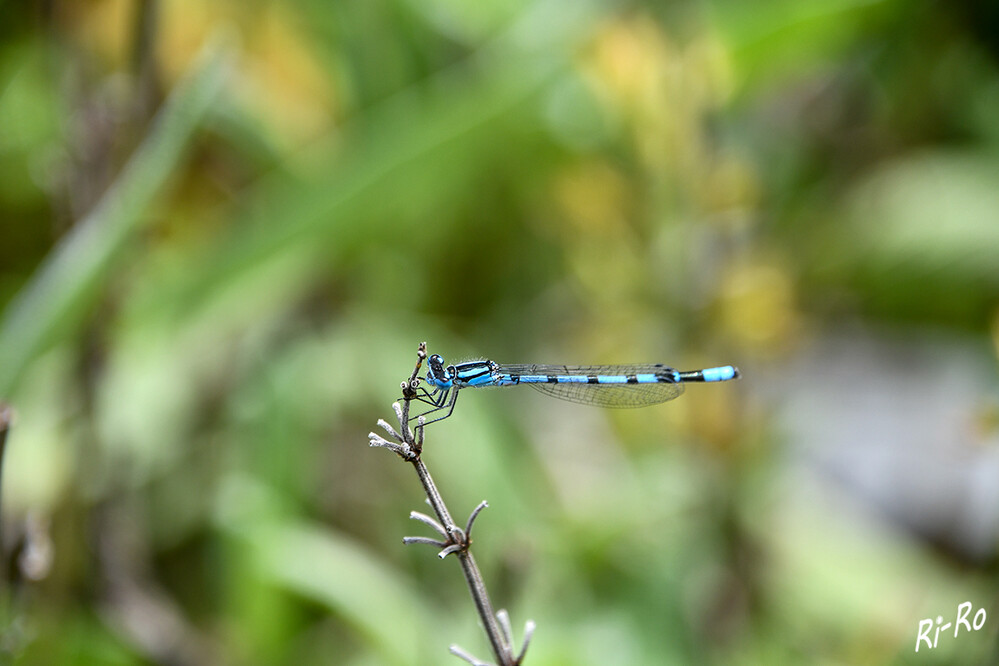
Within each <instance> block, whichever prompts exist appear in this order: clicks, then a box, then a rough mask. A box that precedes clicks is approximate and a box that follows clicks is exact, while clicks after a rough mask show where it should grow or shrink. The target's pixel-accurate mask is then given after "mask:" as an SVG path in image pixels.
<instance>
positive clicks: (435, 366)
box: [427, 354, 447, 382]
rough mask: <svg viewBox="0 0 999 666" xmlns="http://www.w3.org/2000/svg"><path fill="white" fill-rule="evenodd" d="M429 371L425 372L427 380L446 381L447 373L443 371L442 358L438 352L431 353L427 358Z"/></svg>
mask: <svg viewBox="0 0 999 666" xmlns="http://www.w3.org/2000/svg"><path fill="white" fill-rule="evenodd" d="M427 363H428V365H429V366H430V372H429V373H427V380H428V381H430V382H433V381H434V380H435V379H437V380H441V381H446V380H447V373H446V372H445V371H444V359H443V358H441V355H440V354H433V355H431V356H430V358H428V359H427Z"/></svg>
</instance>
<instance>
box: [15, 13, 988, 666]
mask: <svg viewBox="0 0 999 666" xmlns="http://www.w3.org/2000/svg"><path fill="white" fill-rule="evenodd" d="M3 8H4V10H5V11H4V16H5V18H4V21H3V22H2V24H0V220H2V225H3V226H2V229H3V243H2V244H0V306H2V308H3V310H2V319H0V397H2V398H3V399H4V401H5V402H8V403H9V404H11V405H13V407H14V409H15V414H16V418H15V422H14V426H13V429H12V431H11V435H10V439H9V447H8V450H7V455H6V460H5V469H4V472H5V474H4V487H3V491H4V497H3V509H4V512H3V518H4V524H3V528H4V534H3V536H4V542H5V544H6V548H5V551H6V553H7V558H6V561H7V562H9V563H10V565H9V566H8V567H7V569H8V575H7V585H6V586H5V595H6V596H5V599H4V603H3V604H2V606H3V612H2V619H3V633H2V640H0V648H2V649H3V650H4V651H5V652H6V653H7V654H10V655H13V656H14V658H15V660H16V661H17V663H24V664H53V663H59V664H75V663H80V664H145V663H170V664H244V663H245V664H285V663H288V664H290V663H294V664H320V663H322V664H329V663H336V664H354V665H358V666H361V665H368V664H382V663H384V664H425V663H442V662H444V660H446V659H449V657H448V656H447V655H446V654H445V651H446V646H447V645H448V644H450V643H454V642H456V643H459V644H461V645H463V646H464V647H466V648H467V649H469V650H471V651H473V652H476V653H478V654H480V656H485V655H486V647H485V642H484V637H483V636H482V635H481V632H480V630H479V628H478V626H477V624H476V619H475V616H474V614H473V613H472V607H471V604H470V603H469V600H468V598H467V593H466V590H465V587H464V584H463V583H462V581H461V579H460V574H459V572H458V570H457V567H456V566H455V565H454V564H453V563H452V562H451V561H449V560H448V561H445V562H443V563H441V562H440V561H438V560H437V559H436V558H435V557H433V556H432V554H431V553H430V552H429V551H427V550H425V549H421V548H416V547H409V548H403V546H402V544H401V536H403V535H404V534H415V533H419V532H420V526H419V525H417V524H415V523H411V521H408V520H407V519H406V516H407V512H408V511H409V510H411V509H419V508H420V505H421V493H420V487H419V484H418V483H417V480H416V479H415V478H413V476H412V474H411V472H410V470H409V469H408V467H407V466H405V465H400V464H398V461H397V460H395V459H393V457H391V456H389V455H388V454H386V453H385V452H382V451H372V450H368V449H367V448H366V447H365V445H364V444H365V434H366V433H367V432H368V431H369V430H371V429H372V428H373V427H374V424H375V421H376V419H378V418H382V417H384V418H387V417H388V416H389V415H390V414H391V411H390V409H389V404H390V403H391V401H392V400H393V399H395V398H397V394H398V386H399V381H400V380H402V379H404V378H405V377H406V376H407V375H408V373H409V371H410V369H411V368H412V362H413V360H414V352H415V349H416V345H417V343H418V342H419V341H421V340H427V341H429V346H430V349H431V351H433V352H437V353H441V354H443V355H445V357H446V358H447V359H448V360H451V361H455V360H460V359H462V358H467V357H474V356H479V355H486V356H488V357H490V358H493V359H496V360H498V361H507V362H569V363H616V362H622V363H623V362H636V361H646V360H656V361H660V360H662V361H668V362H671V363H673V364H677V365H682V366H683V367H684V369H686V368H694V367H701V366H705V365H715V364H724V363H737V364H738V365H740V367H742V369H743V372H744V374H745V378H744V379H743V380H742V381H741V382H739V383H737V384H733V385H724V386H717V387H710V389H708V388H704V389H701V390H696V389H692V390H690V391H689V395H687V396H685V397H684V398H683V399H681V400H679V401H677V402H676V403H675V404H670V405H668V406H666V407H662V408H654V409H649V410H642V411H639V412H620V413H619V412H602V411H599V410H586V409H585V408H579V407H576V406H571V405H568V406H567V405H562V404H552V403H551V402H549V401H547V400H546V399H545V398H542V397H540V396H536V395H518V394H516V392H512V393H513V394H512V395H506V394H505V392H503V393H504V394H503V395H500V394H499V393H500V392H497V393H496V394H492V395H487V396H481V395H475V396H471V395H469V396H463V397H462V401H461V402H462V405H461V407H460V408H459V410H458V411H459V412H460V413H459V414H457V415H456V416H455V417H454V418H452V419H451V420H449V421H447V422H444V423H442V424H439V425H437V426H434V427H433V428H432V429H431V431H430V433H429V435H428V439H429V441H428V447H427V460H428V465H429V466H430V469H431V471H432V472H433V473H434V475H435V478H436V479H437V482H438V484H439V486H440V487H441V489H442V491H443V492H444V495H445V498H446V499H447V500H448V502H449V504H450V506H451V508H452V510H453V511H455V512H456V513H458V514H461V513H462V512H463V511H465V510H469V509H471V508H472V507H474V506H475V505H476V504H477V503H478V502H479V501H480V500H482V499H483V498H488V500H489V502H490V508H489V509H488V510H487V511H486V512H485V514H483V516H481V517H480V519H479V523H478V527H477V528H476V529H477V536H476V549H477V550H476V556H477V558H478V559H479V561H480V564H481V565H482V567H483V569H484V572H485V575H486V579H487V584H488V585H489V588H490V592H491V594H492V595H493V601H494V603H495V604H496V606H497V607H507V608H509V609H510V611H511V615H512V617H513V618H514V622H515V624H516V625H517V626H522V623H523V621H524V620H526V619H527V618H528V617H531V618H533V619H534V620H536V621H537V622H538V625H539V629H538V633H537V635H536V637H535V642H534V644H533V645H532V648H531V650H530V652H529V653H528V659H527V663H530V664H552V665H555V664H607V663H622V664H624V663H636V664H640V663H657V664H659V663H747V664H755V663H885V662H891V663H920V664H928V663H929V664H935V663H954V662H955V661H957V660H961V661H964V660H967V661H968V662H971V663H984V662H987V661H988V660H989V658H990V656H989V655H991V656H992V657H994V656H995V655H996V654H997V648H996V647H995V645H996V639H995V636H996V629H995V627H996V626H997V625H996V621H997V620H996V619H993V618H999V605H997V600H999V597H997V595H996V592H995V591H996V589H997V569H996V566H995V558H994V555H993V557H992V558H990V559H987V560H986V561H981V560H972V559H968V558H963V557H962V556H961V555H960V553H955V552H950V553H946V552H941V550H940V549H939V548H937V547H936V545H934V544H932V543H930V542H928V541H926V540H924V539H921V538H920V536H919V535H918V534H913V533H911V532H908V531H906V530H905V529H904V526H900V525H898V524H893V523H892V522H891V521H890V520H883V519H879V518H875V517H872V516H871V515H870V513H868V512H866V511H864V510H862V509H863V507H862V506H860V505H862V504H863V503H862V502H861V501H860V500H859V499H858V498H857V497H849V496H845V497H842V498H839V500H840V501H835V502H831V501H830V500H829V498H828V497H827V496H824V495H822V494H820V493H814V495H813V494H812V493H811V492H810V489H809V490H806V491H805V492H804V493H803V494H796V495H794V496H795V497H797V498H803V499H802V502H801V503H799V502H792V503H789V502H787V501H786V497H788V495H785V494H784V492H785V491H786V490H787V488H786V483H785V482H786V480H787V477H786V476H785V475H784V474H783V470H784V466H785V464H786V462H787V456H785V455H783V453H782V451H783V447H784V445H785V444H786V442H785V441H784V440H783V439H782V431H781V427H780V424H779V423H777V421H776V419H775V416H774V411H775V409H776V406H777V405H779V402H780V401H779V400H778V399H775V398H774V394H773V393H767V392H766V391H764V390H762V388H761V387H762V384H763V382H762V380H759V379H754V377H756V378H759V377H765V376H767V374H768V372H769V373H771V376H773V374H774V373H776V374H778V375H779V374H780V372H782V369H784V368H786V367H787V366H788V364H789V363H790V362H791V361H792V360H793V359H794V358H796V355H798V354H799V353H802V350H805V349H807V347H808V345H809V343H810V341H812V340H814V339H817V338H821V337H822V336H823V335H824V334H825V333H826V332H827V331H828V330H831V329H833V328H834V327H836V326H839V325H842V324H843V323H844V322H853V323H855V324H857V325H860V326H862V327H873V328H877V327H883V328H887V329H891V330H895V331H898V332H899V335H901V336H903V337H904V336H905V335H906V334H907V333H906V332H907V331H913V330H917V329H918V330H934V331H943V332H945V334H946V335H949V336H955V337H959V338H960V339H961V340H966V341H967V342H966V346H967V347H968V348H969V349H974V350H977V351H976V353H980V354H981V356H980V358H983V359H985V360H984V361H983V363H982V364H983V366H988V365H989V364H991V371H990V372H988V373H987V374H988V375H989V376H990V378H991V379H990V381H991V382H992V386H993V388H994V386H995V383H994V374H995V373H994V363H995V356H996V353H997V352H999V307H997V306H999V261H997V259H996V258H997V257H999V177H997V174H999V113H997V109H999V63H997V56H999V12H997V11H996V10H994V9H990V8H989V7H988V6H987V5H980V4H978V3H970V2H964V3H962V2H957V3H940V2H930V1H929V0H923V1H917V2H899V1H897V0H880V1H874V2H871V1H869V0H866V1H863V2H860V1H857V0H805V1H798V2H790V1H789V0H775V1H773V2H767V3H752V4H750V3H742V2H734V1H732V0H713V1H710V2H709V1H706V0H703V1H694V0H689V1H679V2H672V3H639V2H597V1H595V0H591V1H584V2H569V1H567V0H536V1H528V0H521V1H518V2H498V1H496V0H486V1H484V2H477V3H466V2H457V1H456V0H429V1H423V2H416V1H414V0H371V1H369V2H354V3H327V2H319V1H318V0H297V1H295V2H284V3H279V2H270V1H267V0H244V1H242V2H235V1H228V2H213V3H201V2H195V1H194V0H163V1H156V0H140V1H137V2H125V1H124V0H89V1H87V2H60V1H59V0H56V1H55V2H36V3H31V2H28V3H5V4H4V5H3ZM990 340H991V342H992V346H991V347H989V341H990ZM981 350H985V351H981ZM872 374H873V371H872ZM864 380H865V377H858V378H857V381H858V382H863V381H864ZM528 393H530V392H528ZM778 395H779V394H778ZM968 409H969V410H977V411H975V413H977V414H984V416H982V417H981V418H980V419H979V421H978V423H980V424H981V428H982V432H983V433H984V434H983V435H982V436H981V439H983V440H989V437H992V439H991V440H989V441H994V433H995V430H996V427H997V422H999V419H997V418H995V417H994V410H995V409H996V408H995V402H989V399H988V398H987V397H982V398H981V400H980V401H977V402H975V403H974V404H972V405H971V406H969V407H968ZM990 410H993V411H990ZM989 414H992V417H991V418H990V417H989ZM817 517H821V518H817ZM992 552H993V553H994V552H995V551H994V550H993V551H992ZM967 599H972V600H973V601H974V602H975V603H976V604H977V605H984V606H985V607H986V608H987V610H988V611H989V621H988V622H987V623H986V628H985V630H983V631H980V632H975V633H972V634H970V635H966V636H962V637H960V638H958V639H951V640H949V641H946V642H945V641H944V640H943V639H941V644H940V647H938V648H937V649H935V650H932V651H926V650H925V648H924V649H923V650H921V651H920V652H919V653H918V654H915V653H914V652H913V646H914V637H915V631H916V627H917V625H918V621H919V620H920V619H922V618H924V617H930V616H934V617H935V616H936V615H937V614H946V613H948V612H950V611H949V609H952V608H954V609H956V607H957V604H958V603H960V602H962V601H965V600H967ZM976 608H977V606H976ZM518 640H519V636H518ZM456 663H457V662H456Z"/></svg>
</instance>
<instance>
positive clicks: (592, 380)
mask: <svg viewBox="0 0 999 666" xmlns="http://www.w3.org/2000/svg"><path fill="white" fill-rule="evenodd" d="M586 383H587V384H599V383H600V380H599V379H597V376H596V375H586Z"/></svg>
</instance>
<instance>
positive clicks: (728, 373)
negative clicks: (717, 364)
mask: <svg viewBox="0 0 999 666" xmlns="http://www.w3.org/2000/svg"><path fill="white" fill-rule="evenodd" d="M703 374H704V381H706V382H723V381H726V380H728V379H735V378H736V377H738V376H739V371H738V370H736V369H735V368H734V367H732V366H731V365H726V366H723V367H721V368H708V369H707V370H705V371H704V372H703Z"/></svg>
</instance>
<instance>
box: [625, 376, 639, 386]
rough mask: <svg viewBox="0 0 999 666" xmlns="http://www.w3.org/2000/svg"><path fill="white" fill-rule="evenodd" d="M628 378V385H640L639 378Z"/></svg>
mask: <svg viewBox="0 0 999 666" xmlns="http://www.w3.org/2000/svg"><path fill="white" fill-rule="evenodd" d="M627 377H628V383H629V384H637V383H638V377H636V376H635V375H627Z"/></svg>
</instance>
